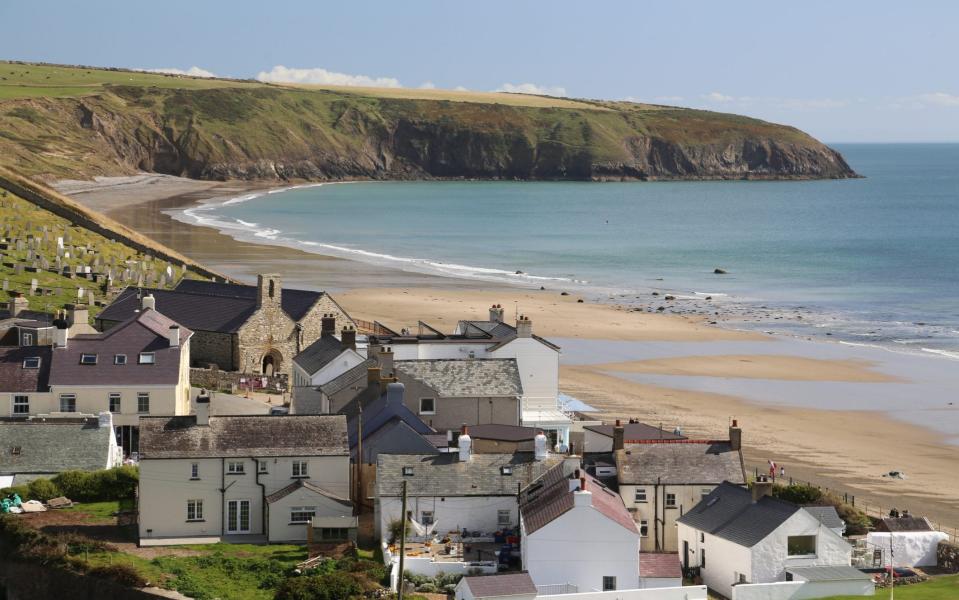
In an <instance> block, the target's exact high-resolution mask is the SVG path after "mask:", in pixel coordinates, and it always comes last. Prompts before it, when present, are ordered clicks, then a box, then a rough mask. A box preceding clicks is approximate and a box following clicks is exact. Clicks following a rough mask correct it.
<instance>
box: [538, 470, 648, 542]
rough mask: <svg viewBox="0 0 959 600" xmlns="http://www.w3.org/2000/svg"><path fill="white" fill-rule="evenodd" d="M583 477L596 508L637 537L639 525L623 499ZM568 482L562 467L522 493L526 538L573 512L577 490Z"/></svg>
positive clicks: (552, 471)
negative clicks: (571, 488)
mask: <svg viewBox="0 0 959 600" xmlns="http://www.w3.org/2000/svg"><path fill="white" fill-rule="evenodd" d="M580 475H581V476H582V477H583V478H585V480H586V489H587V490H588V491H589V492H591V494H592V495H591V502H592V506H593V508H595V509H596V510H598V511H599V512H600V513H602V514H603V515H605V516H606V517H607V518H609V519H610V520H612V521H613V522H615V523H618V524H619V525H621V526H623V527H624V528H626V529H628V530H629V531H631V532H633V533H637V534H638V531H637V530H636V523H635V521H633V517H632V516H631V515H630V514H629V511H628V510H626V505H625V504H623V499H622V497H620V495H619V494H617V493H616V492H614V491H612V490H611V489H609V488H608V487H606V486H605V485H603V483H602V482H601V481H600V480H598V479H596V478H595V477H593V476H592V475H590V474H589V473H586V472H585V471H581V472H580ZM569 481H570V479H569V477H567V476H565V474H564V470H563V466H562V465H559V466H557V467H554V468H553V469H551V470H550V471H549V473H547V474H546V475H545V476H544V477H543V478H542V479H541V480H540V481H538V482H536V483H535V484H534V485H532V486H530V487H529V488H528V489H527V490H525V491H524V492H523V493H522V494H521V496H520V507H519V509H520V514H522V516H523V524H524V527H525V530H526V534H527V535H529V534H530V533H533V532H535V531H536V530H538V529H542V528H543V527H545V526H546V525H548V524H549V523H551V522H553V521H554V520H555V519H557V518H559V517H561V516H562V515H564V514H565V513H567V512H568V511H570V510H572V508H573V506H574V503H575V501H574V499H573V493H574V491H573V490H570V486H569ZM577 489H579V488H578V486H577Z"/></svg>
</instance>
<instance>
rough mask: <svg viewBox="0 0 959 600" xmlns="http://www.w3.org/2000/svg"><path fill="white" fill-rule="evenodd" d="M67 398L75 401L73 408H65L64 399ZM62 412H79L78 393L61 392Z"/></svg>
mask: <svg viewBox="0 0 959 600" xmlns="http://www.w3.org/2000/svg"><path fill="white" fill-rule="evenodd" d="M64 400H67V401H70V402H72V403H73V410H63V401H64ZM59 408H60V412H62V413H75V412H77V395H76V394H60V406H59Z"/></svg>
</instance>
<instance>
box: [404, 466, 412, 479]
mask: <svg viewBox="0 0 959 600" xmlns="http://www.w3.org/2000/svg"><path fill="white" fill-rule="evenodd" d="M412 476H413V467H403V477H412Z"/></svg>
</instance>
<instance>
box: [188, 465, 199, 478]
mask: <svg viewBox="0 0 959 600" xmlns="http://www.w3.org/2000/svg"><path fill="white" fill-rule="evenodd" d="M199 478H200V463H192V464H191V465H190V479H199Z"/></svg>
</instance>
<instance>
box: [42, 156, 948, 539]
mask: <svg viewBox="0 0 959 600" xmlns="http://www.w3.org/2000/svg"><path fill="white" fill-rule="evenodd" d="M124 179H125V180H126V181H123V182H119V181H115V180H113V178H111V179H109V180H103V181H99V182H92V183H91V182H81V183H73V184H64V182H61V183H60V184H58V186H57V187H58V188H59V189H60V191H62V192H64V193H66V194H68V195H71V196H72V197H73V198H75V199H76V200H78V201H80V202H82V203H84V204H86V205H87V206H89V207H90V208H93V209H94V210H99V211H102V212H105V213H106V214H107V215H108V216H111V217H113V218H114V219H116V220H118V221H120V222H121V223H124V224H126V225H128V226H131V227H134V228H135V229H137V230H138V231H140V232H141V233H143V234H144V235H147V236H149V237H152V238H154V239H156V240H157V241H159V242H161V243H164V244H166V245H168V246H170V247H172V248H175V249H177V250H178V251H180V252H182V253H184V254H185V255H187V256H190V257H191V258H193V259H194V260H197V261H198V262H200V263H202V264H205V265H207V266H208V267H210V268H214V269H216V270H218V271H219V272H223V273H225V274H227V275H230V276H232V277H235V278H237V279H240V280H242V281H246V282H250V281H252V280H253V278H254V277H255V275H256V274H257V273H262V272H276V273H281V274H282V275H283V277H284V285H286V286H289V287H306V288H314V289H323V290H326V291H330V292H333V293H335V294H336V299H337V301H338V302H340V303H341V304H342V305H343V306H344V307H345V308H346V309H347V310H348V311H350V312H351V314H354V315H355V316H357V317H360V318H363V319H368V320H380V321H382V322H384V323H386V324H388V325H390V326H391V327H403V326H415V325H416V323H417V322H418V321H419V320H420V319H422V320H423V321H426V322H428V323H430V324H432V325H434V326H437V327H440V328H442V329H451V328H452V326H454V325H455V322H456V320H458V319H460V318H484V317H485V311H486V309H487V308H488V306H489V305H490V304H492V303H499V304H502V305H503V306H504V307H506V308H507V313H508V314H509V315H512V314H513V313H514V312H517V313H518V312H519V311H520V310H522V311H523V312H524V313H525V314H528V315H530V316H531V317H532V318H533V320H534V329H535V331H536V332H537V333H539V334H541V335H543V336H545V337H549V338H554V337H561V338H573V339H578V340H591V341H594V342H595V341H600V340H601V341H604V342H623V343H636V344H656V343H663V342H669V343H676V344H685V343H688V344H691V345H695V344H723V343H750V344H757V345H760V346H761V347H770V348H772V347H773V346H774V345H773V344H768V343H767V342H769V341H773V340H775V339H776V336H770V335H768V334H765V333H762V332H760V331H745V330H739V329H734V328H732V327H731V326H730V324H729V323H728V322H727V323H725V324H726V327H721V326H718V325H717V324H711V322H717V323H718V324H720V325H721V324H723V322H724V319H723V315H713V316H712V317H709V316H706V315H704V314H693V312H692V311H690V312H689V313H687V314H657V313H656V312H649V311H646V310H635V308H633V307H630V306H627V305H622V304H616V303H610V304H607V303H602V302H595V301H594V300H601V299H597V298H583V297H582V295H576V294H574V295H566V296H564V295H561V294H560V289H552V290H539V289H536V288H534V287H532V286H519V285H506V284H497V283H490V282H486V281H479V280H469V279H455V278H453V277H440V276H435V275H429V274H425V273H413V272H409V271H403V270H399V269H395V268H389V267H385V266H381V265H373V264H370V263H364V262H359V261H354V260H346V259H343V258H338V257H330V256H325V255H322V254H318V253H315V252H307V251H304V250H300V249H297V248H290V247H284V246H276V245H272V244H270V243H255V242H252V241H240V240H237V239H234V238H233V237H231V236H229V235H225V234H223V233H220V232H219V231H217V230H215V229H212V228H209V227H200V226H197V225H191V224H188V223H183V222H181V221H178V220H176V219H174V218H172V217H171V216H170V215H169V214H168V213H169V212H170V211H174V210H183V209H184V208H189V207H190V206H196V205H198V204H199V203H203V202H210V201H218V200H219V201H222V200H225V199H227V198H231V197H232V198H235V197H238V196H241V195H243V194H248V193H260V192H265V191H266V190H268V189H271V188H276V186H275V185H272V186H266V185H260V184H250V183H249V182H194V181H193V180H183V179H181V178H169V177H168V176H154V175H144V176H142V177H141V178H140V179H137V178H124ZM717 309H718V310H721V308H719V307H717ZM813 343H816V344H825V345H827V346H829V347H831V348H833V349H835V348H836V347H839V344H836V343H834V342H826V341H816V342H813ZM836 352H838V351H836ZM830 354H835V352H830ZM930 360H943V361H948V359H944V358H943V359H934V358H930ZM683 375H688V376H691V377H690V378H691V379H696V378H707V380H710V381H716V382H721V381H727V382H728V381H730V380H737V381H738V380H747V379H750V378H752V379H755V380H756V381H759V382H762V381H763V380H772V381H776V382H777V384H779V385H792V384H795V385H801V384H804V383H814V384H823V385H827V384H831V385H864V386H870V385H871V386H895V385H898V383H897V381H898V380H900V379H901V377H897V376H894V375H890V374H889V373H883V372H882V371H881V370H880V369H879V367H878V366H877V364H876V363H874V362H870V361H868V360H866V361H856V360H847V359H844V358H842V357H838V358H837V357H835V356H830V357H829V358H826V359H822V360H815V359H810V358H809V357H801V356H794V357H792V358H790V357H788V356H787V357H783V356H773V355H772V354H771V353H770V352H767V351H763V350H761V349H760V350H755V351H752V352H750V353H748V354H741V353H736V352H732V351H730V352H728V353H726V354H725V355H723V356H722V357H719V358H717V357H708V356H702V355H698V354H695V353H691V354H688V355H685V356H682V357H674V358H668V359H662V358H649V359H646V360H638V361H637V360H635V359H634V358H630V357H622V358H619V359H614V360H606V361H603V362H602V363H598V364H564V365H563V366H562V369H561V380H560V387H561V390H562V391H563V392H565V393H569V394H570V395H572V396H574V397H577V398H579V399H581V400H583V401H584V402H586V403H587V404H590V405H592V406H594V407H596V408H597V409H599V410H600V411H601V415H602V417H603V418H607V419H609V418H619V417H636V418H639V419H641V420H644V421H648V422H651V423H657V422H665V423H669V424H670V426H672V425H680V426H682V427H683V428H684V431H686V432H688V433H690V434H693V435H696V436H700V437H708V438H716V437H722V436H723V435H725V427H726V425H727V424H728V419H729V418H730V417H736V418H740V419H741V420H742V421H743V422H744V424H745V426H746V428H747V429H746V431H747V432H749V433H748V434H747V435H746V440H747V442H746V446H747V448H748V451H747V458H749V460H750V462H751V463H753V464H755V463H759V464H761V463H763V462H765V460H766V459H774V460H777V462H781V463H782V464H785V465H786V466H787V468H788V469H789V472H790V474H793V475H796V476H799V477H804V478H806V479H810V480H812V481H825V482H827V483H826V485H830V487H835V488H837V489H841V488H845V489H849V491H850V492H853V493H856V492H858V493H859V494H860V495H861V496H860V497H861V498H863V500H865V499H869V500H871V503H872V504H875V505H879V504H883V503H885V505H886V506H893V505H896V506H898V507H899V508H900V509H901V508H904V507H906V508H912V509H913V512H914V513H915V512H919V510H918V509H922V510H924V511H925V512H926V513H928V514H929V515H930V516H932V517H933V518H935V519H937V520H943V521H945V522H949V523H954V524H959V500H956V499H957V498H959V484H953V483H952V482H951V480H950V478H949V473H950V472H951V469H952V467H953V466H954V465H955V464H957V463H956V461H957V459H959V446H955V445H950V443H949V437H948V436H947V435H945V434H943V432H942V431H936V430H935V429H933V428H929V427H922V426H919V425H917V424H915V423H908V422H904V421H902V420H901V419H896V418H893V417H891V416H889V414H887V413H886V411H882V410H875V409H870V407H869V405H868V403H865V404H864V405H863V407H862V409H860V410H848V409H843V410H828V409H825V408H802V407H796V406H783V405H773V404H769V403H767V402H762V401H757V400H756V399H755V398H749V397H747V396H745V395H742V396H741V395H737V394H733V395H729V394H718V393H709V392H704V391H702V390H698V389H692V388H687V389H684V388H683V387H682V386H679V385H678V384H677V385H676V386H672V385H662V384H651V383H649V380H646V379H643V378H644V377H651V378H657V377H676V378H679V379H681V378H682V376H683ZM637 378H638V379H637ZM708 378H711V379H708ZM677 380H678V379H677ZM657 381H659V380H658V379H657ZM883 389H891V388H883ZM883 439H894V440H896V443H895V444H888V443H884V442H883V441H882V440H883ZM837 457H838V458H837ZM892 469H902V470H905V471H906V472H907V473H909V474H910V478H909V479H908V480H905V481H895V482H892V481H889V480H887V479H883V478H881V477H880V474H881V473H882V472H884V471H888V470H892ZM933 489H935V490H937V493H935V494H933V493H931V492H930V490H933ZM897 499H900V500H897ZM903 502H908V506H906V505H904V504H902V503H903Z"/></svg>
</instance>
